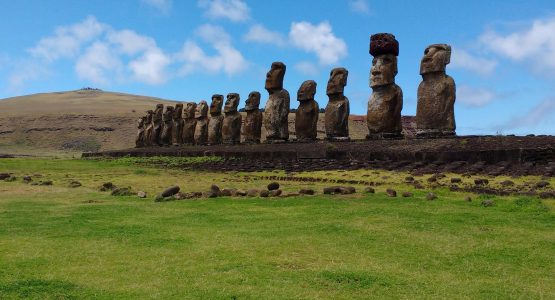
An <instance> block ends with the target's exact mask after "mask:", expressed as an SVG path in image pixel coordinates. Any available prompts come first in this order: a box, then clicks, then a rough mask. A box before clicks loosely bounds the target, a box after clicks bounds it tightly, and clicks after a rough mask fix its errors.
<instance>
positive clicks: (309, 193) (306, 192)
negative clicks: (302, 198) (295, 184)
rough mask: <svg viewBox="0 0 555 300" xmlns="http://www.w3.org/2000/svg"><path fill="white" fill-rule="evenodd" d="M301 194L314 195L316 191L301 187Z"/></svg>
mask: <svg viewBox="0 0 555 300" xmlns="http://www.w3.org/2000/svg"><path fill="white" fill-rule="evenodd" d="M299 194H301V195H314V194H316V192H315V191H314V190H313V189H301V190H300V191H299Z"/></svg>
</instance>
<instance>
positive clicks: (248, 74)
mask: <svg viewBox="0 0 555 300" xmlns="http://www.w3.org/2000/svg"><path fill="white" fill-rule="evenodd" d="M0 3H1V7H2V9H1V10H0V24H1V25H2V26H0V36H1V37H2V39H1V40H2V42H1V43H0V98H7V97H13V96H19V95H27V94H34V93H43V92H57V91H67V90H76V89H79V88H82V87H94V88H100V89H102V90H106V91H115V92H124V93H130V94H138V95H146V96H152V97H160V98H165V99H171V100H177V101H197V102H198V101H200V100H209V99H210V97H211V95H212V94H224V95H225V94H227V93H232V92H237V93H239V94H240V95H241V98H242V100H241V105H240V107H243V106H244V100H246V98H247V95H248V94H249V93H250V92H251V91H255V90H256V91H260V92H261V94H262V104H261V107H263V105H264V103H265V101H266V99H267V98H268V94H267V92H266V91H265V90H264V81H265V75H266V72H267V71H268V70H269V68H270V65H271V63H272V62H273V61H282V62H284V63H285V64H286V65H287V72H286V75H285V80H284V87H285V88H286V89H287V90H288V91H289V93H290V95H291V98H292V99H291V106H292V108H295V107H297V106H298V102H297V101H296V93H297V90H298V88H299V86H300V85H301V83H302V82H303V81H305V80H309V79H312V80H315V81H316V82H317V83H318V88H317V93H316V100H317V101H318V103H319V105H320V107H322V108H323V107H325V105H326V103H327V101H328V98H327V96H326V93H325V89H326V84H327V80H328V78H329V73H330V70H331V69H333V68H335V67H345V68H347V69H348V70H349V77H348V83H347V87H346V88H345V95H346V96H347V97H348V98H349V100H350V105H351V113H352V114H359V115H364V114H366V108H367V103H368V98H369V96H370V94H371V92H372V91H371V89H370V87H369V86H368V81H369V71H370V66H371V63H372V57H371V56H370V54H369V53H368V50H369V49H368V48H369V41H370V35H371V34H374V33H381V32H388V33H392V34H394V35H395V36H396V38H397V40H398V41H399V44H400V54H399V57H398V69H399V73H398V75H397V77H396V83H397V84H398V85H399V86H400V87H401V89H402V90H403V94H404V107H403V111H402V114H403V115H414V114H415V113H416V99H417V93H416V91H417V88H418V84H419V83H420V81H421V80H422V78H421V76H420V75H419V65H420V60H421V58H422V55H423V52H424V49H425V48H426V46H428V45H430V44H436V43H446V44H449V45H451V46H452V49H453V50H452V57H451V63H450V64H449V65H448V66H447V74H449V75H450V76H451V77H453V78H454V80H455V83H456V85H457V99H456V103H455V115H456V121H457V133H458V134H464V135H467V134H518V135H522V134H530V133H534V134H551V135H553V134H555V1H554V0H544V1H540V0H529V1H521V0H503V1H493V0H465V1H455V0H452V1H445V0H422V1H414V0H397V1H395V0H394V1H377V0H321V1H313V0H263V1H262V0H257V1H255V0H118V1H113V0H49V1H44V0H18V1H13V0H0ZM0 113H1V112H0Z"/></svg>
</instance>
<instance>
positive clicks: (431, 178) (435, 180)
mask: <svg viewBox="0 0 555 300" xmlns="http://www.w3.org/2000/svg"><path fill="white" fill-rule="evenodd" d="M426 180H427V181H428V182H430V183H431V182H437V178H436V177H435V176H432V177H429V178H428V179H426Z"/></svg>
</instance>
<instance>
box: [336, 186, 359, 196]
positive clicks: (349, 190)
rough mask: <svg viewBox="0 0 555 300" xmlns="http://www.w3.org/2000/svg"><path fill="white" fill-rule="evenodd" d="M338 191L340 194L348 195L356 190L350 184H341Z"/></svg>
mask: <svg viewBox="0 0 555 300" xmlns="http://www.w3.org/2000/svg"><path fill="white" fill-rule="evenodd" d="M339 192H340V193H341V194H342V195H350V194H354V193H356V192H357V190H356V189H355V188H354V187H352V186H342V187H340V188H339Z"/></svg>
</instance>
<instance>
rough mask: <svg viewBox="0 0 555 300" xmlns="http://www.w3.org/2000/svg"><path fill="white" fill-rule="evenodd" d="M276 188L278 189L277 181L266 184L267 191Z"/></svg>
mask: <svg viewBox="0 0 555 300" xmlns="http://www.w3.org/2000/svg"><path fill="white" fill-rule="evenodd" d="M277 189H279V183H277V182H271V183H270V184H268V191H273V190H277Z"/></svg>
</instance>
